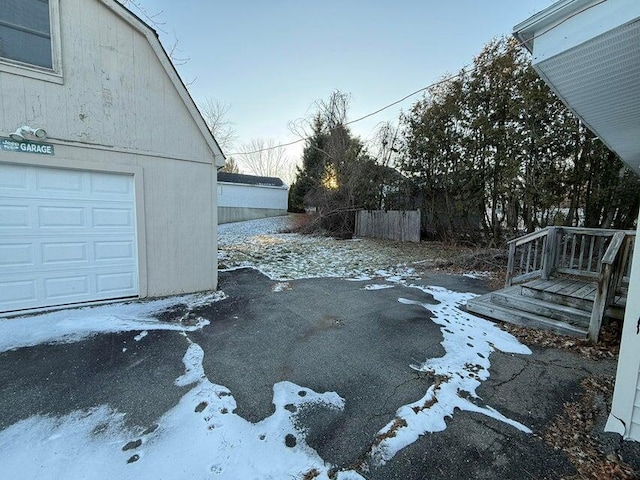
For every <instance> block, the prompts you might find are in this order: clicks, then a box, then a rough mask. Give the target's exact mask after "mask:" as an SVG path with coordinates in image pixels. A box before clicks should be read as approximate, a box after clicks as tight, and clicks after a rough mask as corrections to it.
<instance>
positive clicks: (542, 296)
mask: <svg viewBox="0 0 640 480" xmlns="http://www.w3.org/2000/svg"><path fill="white" fill-rule="evenodd" d="M521 288H522V296H525V297H531V298H536V299H538V300H542V301H545V302H549V303H555V304H557V305H563V306H565V307H570V308H575V309H578V310H584V311H587V312H590V311H591V310H592V309H593V300H590V299H586V298H576V297H573V296H571V295H564V294H562V293H558V292H548V291H545V290H539V289H537V288H535V287H531V286H529V285H528V284H526V283H525V284H523V285H521Z"/></svg>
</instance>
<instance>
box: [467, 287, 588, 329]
mask: <svg viewBox="0 0 640 480" xmlns="http://www.w3.org/2000/svg"><path fill="white" fill-rule="evenodd" d="M493 295H494V294H487V295H482V296H480V297H476V298H473V299H470V300H468V301H467V311H469V312H472V313H477V314H480V315H483V316H486V317H489V318H493V319H496V320H502V321H504V322H508V323H512V324H514V325H520V326H524V327H534V328H544V329H546V330H550V331H552V332H555V333H560V334H562V335H570V336H573V337H581V338H584V337H585V336H586V335H587V328H586V327H585V328H582V327H579V326H576V325H572V324H571V323H567V322H564V321H561V320H556V319H553V318H548V317H544V316H542V315H536V314H535V313H531V312H527V311H523V310H516V309H514V308H510V307H507V306H503V305H500V304H497V303H495V302H493V301H492V298H493Z"/></svg>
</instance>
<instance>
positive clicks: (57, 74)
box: [0, 0, 63, 84]
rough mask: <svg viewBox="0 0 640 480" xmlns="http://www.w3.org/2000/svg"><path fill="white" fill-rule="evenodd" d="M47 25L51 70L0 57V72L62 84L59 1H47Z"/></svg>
mask: <svg viewBox="0 0 640 480" xmlns="http://www.w3.org/2000/svg"><path fill="white" fill-rule="evenodd" d="M49 23H50V28H51V63H52V68H47V67H40V66H38V65H33V64H30V63H24V62H19V61H17V60H11V59H10V58H4V57H0V72H6V73H12V74H14V75H20V76H23V77H29V78H35V79H38V80H44V81H47V82H53V83H59V84H62V83H63V77H62V48H61V45H60V0H49Z"/></svg>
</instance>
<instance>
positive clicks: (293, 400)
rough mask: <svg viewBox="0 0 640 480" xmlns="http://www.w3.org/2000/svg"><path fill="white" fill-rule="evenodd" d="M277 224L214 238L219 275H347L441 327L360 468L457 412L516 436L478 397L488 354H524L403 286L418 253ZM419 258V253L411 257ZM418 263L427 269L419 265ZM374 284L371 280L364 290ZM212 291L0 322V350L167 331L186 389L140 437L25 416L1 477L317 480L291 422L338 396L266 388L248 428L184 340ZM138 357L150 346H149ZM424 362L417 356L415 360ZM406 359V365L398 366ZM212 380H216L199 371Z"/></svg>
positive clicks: (115, 419)
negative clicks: (260, 415) (178, 338)
mask: <svg viewBox="0 0 640 480" xmlns="http://www.w3.org/2000/svg"><path fill="white" fill-rule="evenodd" d="M287 223H288V219H287V218H286V217H284V218H283V217H281V218H277V219H266V220H259V221H253V222H242V223H238V224H228V225H223V226H221V227H220V230H219V246H220V263H221V264H223V263H224V264H225V266H226V267H227V268H230V269H231V268H238V267H242V266H250V267H253V268H257V269H259V270H260V271H262V272H263V273H265V274H267V275H268V276H270V277H271V278H273V279H275V280H278V282H277V283H274V286H273V292H274V293H276V294H277V292H282V291H284V290H287V289H290V288H293V287H292V283H291V282H290V280H293V279H298V278H309V277H346V278H348V279H350V280H352V281H355V282H362V289H363V290H366V291H369V292H370V293H369V294H370V295H379V293H377V292H379V291H380V290H383V289H390V288H393V289H395V290H394V291H397V294H398V304H397V308H406V307H405V306H406V305H414V304H415V301H410V300H407V299H405V298H404V297H403V295H402V292H403V291H407V289H420V290H422V291H423V292H425V293H428V294H430V295H432V296H433V298H434V299H435V300H436V302H438V303H437V304H436V305H432V304H424V305H423V304H419V305H421V306H423V307H424V308H425V309H428V310H429V311H430V312H431V314H432V321H433V322H435V323H436V324H437V325H440V326H441V331H442V335H443V341H442V346H443V347H444V349H445V355H444V356H442V357H440V358H431V359H426V360H425V361H424V362H422V363H419V364H414V365H411V367H412V368H414V369H416V370H418V371H422V372H430V373H431V374H433V375H434V376H435V377H436V378H437V379H438V380H437V381H436V383H435V384H434V385H432V386H431V387H430V388H428V390H427V391H426V392H425V394H424V396H423V397H422V398H416V399H415V402H412V403H410V404H407V405H405V406H403V407H401V408H399V409H398V410H397V412H396V414H395V416H394V417H393V418H389V419H388V422H389V423H388V424H387V425H386V426H385V427H384V428H382V429H381V430H380V432H379V433H378V436H377V437H376V438H375V439H371V443H370V445H369V446H367V445H363V446H362V448H363V450H365V449H368V452H369V453H368V456H367V458H366V459H365V460H364V461H363V463H362V464H360V465H359V467H360V469H361V471H364V470H366V469H367V468H373V467H375V466H376V465H380V464H383V463H385V462H387V461H389V460H390V459H392V458H393V457H394V455H395V454H396V453H397V452H399V451H400V450H401V449H402V448H404V447H406V446H407V445H410V444H411V443H413V442H415V441H416V440H417V439H418V438H419V437H420V436H421V435H423V434H426V433H428V432H437V431H441V430H443V429H445V428H446V426H447V425H446V421H445V420H446V419H447V418H449V417H451V416H453V415H454V414H455V412H456V411H473V412H478V413H482V414H484V415H488V416H490V417H492V418H494V419H496V420H498V421H501V422H504V423H506V424H508V425H511V426H512V427H514V429H517V430H520V431H522V432H527V433H529V432H530V430H529V428H528V427H527V426H526V425H522V424H521V423H519V422H517V421H514V420H512V419H509V418H507V417H505V416H504V415H502V414H501V413H499V412H498V411H496V410H495V409H494V408H492V407H491V406H489V405H485V404H484V403H483V402H482V400H481V399H480V398H479V397H478V396H477V394H476V389H477V388H478V387H479V386H480V384H481V383H482V382H483V381H486V380H487V379H488V378H489V367H490V354H491V353H492V352H493V351H496V350H500V351H503V352H509V353H518V354H529V353H531V352H530V351H529V349H528V348H527V347H525V346H523V345H521V344H520V343H518V341H517V340H516V339H515V338H514V337H513V336H511V335H510V334H508V333H506V332H504V331H502V330H500V329H499V328H498V327H497V326H496V325H494V324H493V323H491V322H488V321H486V320H482V319H479V318H477V317H474V316H472V315H470V314H468V313H466V312H464V311H462V310H460V309H459V308H458V307H459V305H460V304H461V303H464V301H466V300H467V299H468V298H471V297H472V296H473V295H472V294H469V293H459V292H452V291H449V290H446V289H444V288H442V287H439V286H424V285H421V284H418V283H416V282H417V279H416V277H415V274H414V271H413V269H412V265H414V264H415V263H416V262H424V261H425V259H424V258H420V256H419V255H415V256H414V257H412V255H411V254H410V255H405V256H404V257H402V258H401V261H400V262H396V261H395V260H394V259H396V258H398V256H397V255H395V256H394V255H393V253H394V252H395V251H396V250H394V248H395V247H393V246H391V247H390V246H389V244H388V243H384V242H375V241H366V240H358V241H338V240H333V239H329V238H320V237H305V236H300V235H294V234H279V233H277V232H278V231H280V230H281V229H283V228H286V226H287ZM416 251H418V250H416ZM427 261H428V259H427ZM374 277H375V278H377V281H376V283H368V282H369V281H370V280H371V279H373V278H374ZM224 298H225V295H224V294H223V293H221V292H219V293H216V294H210V295H204V296H203V295H187V296H182V297H173V298H168V299H162V300H156V301H150V302H134V303H128V304H112V305H103V306H100V307H94V308H83V309H76V310H61V311H58V312H52V313H47V314H43V315H39V316H32V317H25V318H16V319H11V320H1V321H0V352H2V351H6V350H11V349H16V348H29V347H30V346H34V345H38V344H42V343H59V342H66V343H71V342H78V341H81V340H82V339H84V338H87V337H88V336H91V335H99V334H101V333H105V332H115V331H137V332H139V333H138V335H136V337H135V338H136V340H137V341H142V342H143V343H142V344H143V345H144V340H143V339H144V337H145V335H146V332H148V331H149V330H154V329H155V330H158V329H165V330H167V329H168V330H177V331H179V332H181V333H182V334H183V335H185V337H186V338H187V341H188V345H189V346H188V348H187V351H186V352H185V355H184V358H183V363H184V366H185V370H184V374H182V375H181V376H179V377H178V378H176V379H175V382H174V383H175V384H176V385H178V386H191V389H190V390H189V391H188V392H187V393H186V394H185V395H184V396H183V397H182V399H181V400H180V401H179V402H178V404H177V405H175V406H174V407H173V408H172V409H170V410H169V411H168V412H166V413H165V414H164V415H163V416H162V417H161V418H159V419H158V421H157V427H156V428H154V429H152V430H149V429H147V430H144V429H142V428H140V429H135V428H132V427H128V426H126V425H125V422H124V419H123V418H124V414H122V413H121V412H118V411H116V410H114V409H113V408H112V407H110V406H109V405H97V406H95V408H93V409H91V410H89V411H76V412H73V413H71V414H69V415H66V416H64V417H52V416H46V415H37V416H34V417H31V418H28V419H25V420H23V421H20V422H18V423H16V424H14V425H12V426H10V427H9V428H7V429H5V430H4V431H2V432H0V478H2V479H4V478H7V479H13V478H29V479H57V478H65V479H66V480H79V479H85V478H87V479H88V478H91V479H101V478H104V479H112V478H119V479H157V478H163V479H173V478H175V479H202V478H212V479H215V478H220V479H228V480H234V479H238V480H244V479H269V478H273V479H281V478H292V479H303V478H317V479H327V480H328V479H329V472H330V471H331V469H332V468H333V467H332V465H330V464H328V463H327V462H325V461H324V460H323V459H322V458H321V457H320V456H319V455H318V453H317V452H316V451H314V450H313V449H312V448H310V447H309V446H308V445H307V443H306V438H305V432H304V431H301V430H299V427H297V426H296V423H295V422H294V420H293V415H294V414H293V413H292V412H295V411H296V410H297V408H298V407H300V406H303V405H304V404H309V403H313V404H322V405H324V406H326V407H327V408H331V409H343V408H344V407H345V404H348V402H349V398H342V397H340V395H339V392H338V393H336V392H325V393H317V392H314V391H312V390H310V389H308V388H305V387H304V386H298V385H295V384H293V383H291V382H287V381H284V382H279V383H277V384H275V385H274V386H273V404H274V406H275V411H274V413H273V414H272V415H271V416H269V417H268V418H265V419H264V420H262V421H260V422H257V423H251V422H248V421H247V420H245V419H244V418H242V417H240V416H239V415H237V414H236V413H234V412H235V410H236V401H235V399H234V397H233V392H230V391H229V390H228V389H227V388H226V387H224V386H222V385H218V384H216V383H215V382H214V381H213V380H212V379H209V378H208V376H207V374H206V373H205V371H204V369H203V364H202V362H203V358H204V355H205V352H204V351H203V349H202V347H201V346H200V345H197V344H196V343H194V342H193V341H192V340H191V339H190V338H189V335H188V333H189V332H190V331H193V330H195V329H201V328H207V323H208V322H207V321H206V320H202V319H199V318H197V317H195V318H193V315H190V312H192V311H193V310H194V309H195V308H196V307H197V306H200V305H203V304H205V303H210V302H214V301H220V300H224ZM177 305H182V306H183V307H184V308H183V310H184V311H186V312H187V313H186V314H185V315H184V317H183V318H181V319H177V320H176V321H175V322H172V323H168V322H162V321H160V320H158V319H157V318H155V316H157V315H158V314H160V313H161V312H162V311H164V310H167V309H171V308H172V307H175V306H177ZM149 348H152V346H151V345H150V346H149ZM425 354H426V353H425ZM411 361H412V359H407V366H409V365H410V363H411ZM209 375H215V372H209ZM332 478H336V479H337V480H358V479H360V480H362V479H363V478H364V477H362V476H361V475H360V474H359V473H357V472H356V471H352V470H349V471H343V472H339V473H338V474H337V476H335V477H332Z"/></svg>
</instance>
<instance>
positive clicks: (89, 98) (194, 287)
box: [0, 0, 223, 297]
mask: <svg viewBox="0 0 640 480" xmlns="http://www.w3.org/2000/svg"><path fill="white" fill-rule="evenodd" d="M59 6H60V30H61V48H60V50H61V52H62V58H61V60H62V62H61V65H62V83H59V82H55V81H47V80H43V79H39V78H32V77H33V76H26V75H18V74H15V71H16V69H15V68H14V69H6V68H5V69H4V70H3V68H2V66H0V135H1V136H8V134H9V132H12V131H14V130H15V129H16V128H17V127H18V126H20V125H25V124H26V125H30V126H35V127H41V128H44V129H45V130H46V131H47V133H48V138H47V139H46V140H45V141H46V142H48V143H52V144H54V147H55V156H43V155H36V154H25V153H20V154H18V153H10V152H3V151H0V162H3V163H15V164H24V165H34V166H37V165H46V166H52V167H62V168H72V169H78V170H89V171H104V172H114V173H124V174H129V175H132V176H133V177H134V184H135V203H136V222H137V243H138V268H139V283H140V284H139V296H141V297H145V296H160V295H168V294H174V293H183V292H192V291H199V290H208V289H214V288H216V284H217V262H216V249H217V245H216V225H217V211H216V203H215V202H216V197H215V192H216V187H215V185H216V163H218V165H221V164H223V157H222V153H221V152H220V150H219V148H218V147H217V145H215V141H214V140H213V138H212V137H210V136H207V135H208V133H207V132H206V131H204V129H205V128H206V127H205V126H204V121H203V120H202V118H201V117H199V114H197V110H196V109H195V106H194V105H193V103H192V101H191V99H190V98H189V96H188V93H187V92H186V89H184V88H183V87H181V83H180V81H179V79H178V78H177V75H176V74H175V71H173V69H172V67H171V66H170V64H169V61H168V60H167V59H166V58H165V57H163V55H164V54H163V53H162V52H161V50H160V47H159V43H157V41H155V37H154V36H153V34H152V33H150V32H149V31H148V30H147V29H146V27H144V26H142V25H141V24H140V23H139V22H138V21H137V20H136V19H135V18H134V17H133V16H132V15H131V14H129V13H128V12H126V11H124V9H122V8H121V7H120V6H119V5H117V4H116V3H115V1H111V0H61V1H60V5H59ZM120 12H121V13H120ZM121 15H123V16H124V18H123V17H122V16H121ZM145 34H146V35H150V36H151V37H152V38H151V40H148V39H147V37H145ZM157 52H160V56H159V55H158V54H157ZM18 70H19V69H18ZM176 84H177V86H176ZM194 112H195V113H194Z"/></svg>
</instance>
